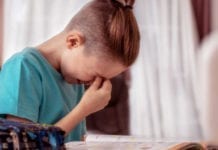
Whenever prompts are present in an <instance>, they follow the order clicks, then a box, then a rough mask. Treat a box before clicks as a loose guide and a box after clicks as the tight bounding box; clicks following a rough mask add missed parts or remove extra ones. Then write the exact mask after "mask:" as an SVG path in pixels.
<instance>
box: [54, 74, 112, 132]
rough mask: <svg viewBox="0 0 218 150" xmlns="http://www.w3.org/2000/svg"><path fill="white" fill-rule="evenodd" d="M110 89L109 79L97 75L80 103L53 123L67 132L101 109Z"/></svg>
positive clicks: (106, 100) (108, 97)
mask: <svg viewBox="0 0 218 150" xmlns="http://www.w3.org/2000/svg"><path fill="white" fill-rule="evenodd" d="M102 82H103V83H102ZM111 91H112V85H111V82H110V80H105V81H102V79H101V78H99V77H97V78H96V79H95V81H94V82H93V83H92V85H91V86H90V87H89V88H88V89H87V90H86V92H85V94H84V95H83V97H82V99H81V101H80V103H79V104H78V105H77V106H76V107H75V108H74V109H73V110H72V111H71V112H70V113H69V114H67V115H66V116H65V117H64V118H62V119H61V120H60V121H58V122H57V123H56V124H55V125H56V126H58V127H60V128H61V129H62V130H64V131H65V132H66V134H68V133H69V132H71V130H72V129H73V128H74V127H75V126H76V125H77V124H78V123H79V122H80V121H81V120H82V119H84V118H85V117H86V116H88V115H89V114H91V113H94V112H96V111H99V110H101V109H103V108H104V107H105V106H106V105H107V104H108V102H109V100H110V98H111Z"/></svg>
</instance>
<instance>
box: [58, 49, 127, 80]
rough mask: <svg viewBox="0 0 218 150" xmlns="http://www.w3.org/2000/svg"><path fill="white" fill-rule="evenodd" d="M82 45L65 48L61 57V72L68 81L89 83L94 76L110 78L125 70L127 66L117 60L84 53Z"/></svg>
mask: <svg viewBox="0 0 218 150" xmlns="http://www.w3.org/2000/svg"><path fill="white" fill-rule="evenodd" d="M83 50H84V48H83V47H82V46H80V47H78V48H76V49H72V50H69V49H68V50H66V52H64V54H63V55H62V58H61V64H60V68H61V73H62V75H63V77H64V79H65V80H66V81H67V82H68V83H76V84H90V83H92V81H93V80H94V79H95V77H97V76H98V77H102V78H105V79H110V78H112V77H115V76H116V75H118V74H120V73H121V72H123V71H125V70H126V69H127V67H125V66H123V65H122V64H121V63H119V62H118V61H113V60H109V59H104V58H102V57H100V56H98V55H96V56H94V55H89V56H87V55H85V54H84V52H83Z"/></svg>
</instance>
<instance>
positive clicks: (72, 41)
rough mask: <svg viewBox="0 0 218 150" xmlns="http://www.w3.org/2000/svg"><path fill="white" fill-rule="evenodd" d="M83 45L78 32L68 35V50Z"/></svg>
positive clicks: (82, 38)
mask: <svg viewBox="0 0 218 150" xmlns="http://www.w3.org/2000/svg"><path fill="white" fill-rule="evenodd" d="M83 43H84V37H83V36H82V35H81V34H79V33H78V32H72V33H70V34H68V36H67V39H66V44H67V47H68V48H69V49H71V48H76V47H78V46H80V45H82V44H83Z"/></svg>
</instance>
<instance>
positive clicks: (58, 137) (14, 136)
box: [0, 119, 65, 150]
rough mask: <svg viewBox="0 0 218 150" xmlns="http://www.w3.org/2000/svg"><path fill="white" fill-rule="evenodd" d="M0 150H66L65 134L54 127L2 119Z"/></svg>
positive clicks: (0, 120)
mask: <svg viewBox="0 0 218 150" xmlns="http://www.w3.org/2000/svg"><path fill="white" fill-rule="evenodd" d="M0 149H15V150H20V149H22V150H23V149H31V150H32V149H37V150H40V149H43V150H44V149H49V150H53V149H54V150H56V149H58V150H64V149H65V146H64V132H63V131H62V130H61V129H60V128H58V127H54V126H48V125H40V124H35V123H21V122H15V121H10V120H6V119H0Z"/></svg>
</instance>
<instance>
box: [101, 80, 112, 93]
mask: <svg viewBox="0 0 218 150" xmlns="http://www.w3.org/2000/svg"><path fill="white" fill-rule="evenodd" d="M101 89H104V90H107V91H111V90H112V84H111V81H110V80H105V81H104V82H103V84H102V87H101Z"/></svg>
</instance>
